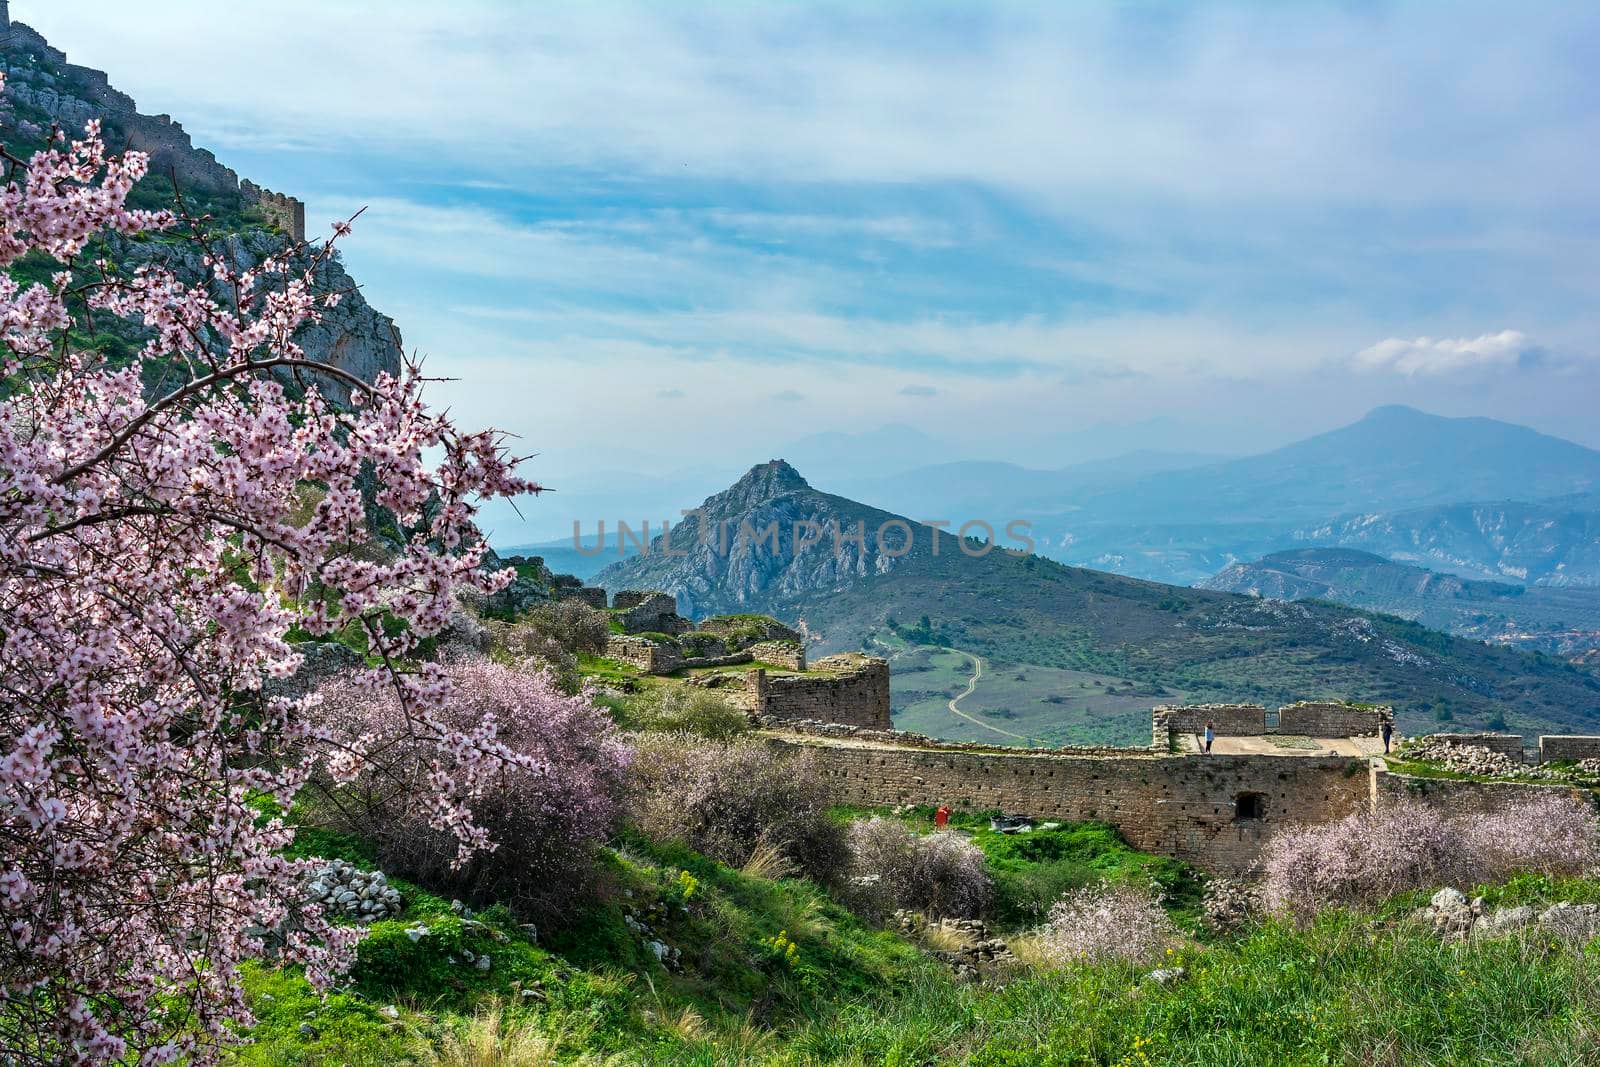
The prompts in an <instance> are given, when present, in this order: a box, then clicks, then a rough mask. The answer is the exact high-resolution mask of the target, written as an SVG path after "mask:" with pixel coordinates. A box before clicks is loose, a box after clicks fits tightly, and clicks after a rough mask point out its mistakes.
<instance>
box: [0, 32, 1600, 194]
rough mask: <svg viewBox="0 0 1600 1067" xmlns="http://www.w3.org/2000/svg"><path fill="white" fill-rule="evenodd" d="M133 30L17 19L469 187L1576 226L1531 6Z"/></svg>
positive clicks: (302, 129) (1545, 43) (1566, 36)
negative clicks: (937, 184)
mask: <svg viewBox="0 0 1600 1067" xmlns="http://www.w3.org/2000/svg"><path fill="white" fill-rule="evenodd" d="M380 9H381V14H380ZM129 10H130V7H129V5H128V4H127V3H126V0H77V2H74V3H71V4H64V3H47V2H45V0H18V3H16V4H14V5H13V11H14V13H15V14H16V16H17V17H18V18H20V19H24V20H28V21H30V22H31V23H32V24H34V25H37V26H38V27H39V28H40V29H41V30H43V31H44V32H45V33H46V35H47V36H49V37H51V38H52V39H53V40H55V42H56V43H57V44H59V45H61V46H62V47H64V48H65V49H66V50H67V52H68V53H69V55H71V56H72V58H73V59H75V60H79V61H84V62H89V63H92V64H97V65H100V66H103V67H106V68H109V69H110V70H112V71H113V77H114V78H115V79H116V81H117V83H118V84H119V86H120V87H122V88H124V89H126V90H128V91H130V92H132V93H133V94H134V95H135V96H136V97H137V98H139V100H140V102H141V103H142V104H144V105H145V108H146V110H148V111H171V112H173V113H174V114H179V113H181V114H183V115H184V116H185V117H186V122H187V124H188V125H189V126H190V127H191V128H193V129H195V130H196V131H198V132H199V133H201V134H202V135H203V136H204V137H207V138H244V139H245V140H247V141H249V142H250V143H255V142H257V141H258V140H259V139H261V138H274V137H275V138H278V139H281V140H287V141H291V142H295V143H301V144H317V143H334V144H337V145H338V146H339V147H340V149H341V150H348V149H359V148H360V147H362V146H364V145H368V144H370V143H373V142H378V143H383V144H388V145H392V146H399V147H400V148H402V149H403V150H405V151H406V152H407V154H408V155H416V154H418V153H423V152H428V153H444V154H448V153H455V154H457V155H459V156H460V157H461V158H462V159H463V160H464V161H468V162H471V161H475V160H481V159H483V158H484V157H492V158H497V159H501V160H504V159H506V158H511V159H516V160H529V159H533V160H540V161H544V162H546V163H549V164H554V165H577V166H599V167H604V168H607V169H610V168H615V167H619V166H620V167H624V168H632V169H637V170H640V171H647V172H653V173H657V174H687V175H692V176H696V177H778V178H781V179H784V180H823V181H829V180H835V181H869V182H881V181H890V182H901V181H917V180H927V181H957V182H962V181H975V182H978V183H982V184H984V185H987V186H991V187H996V188H1002V189H1007V190H1013V191H1021V192H1025V193H1027V194H1029V195H1032V196H1039V197H1044V198H1047V199H1051V200H1053V201H1055V202H1057V203H1062V204H1067V205H1069V206H1076V207H1081V204H1076V203H1075V202H1076V201H1077V200H1078V199H1079V198H1081V197H1082V196H1084V195H1085V194H1088V193H1091V192H1098V193H1101V194H1107V195H1110V196H1111V197H1113V198H1116V197H1122V196H1126V195H1130V194H1137V193H1145V194H1149V193H1158V194H1162V195H1167V196H1175V197H1178V198H1180V199H1184V200H1187V199H1189V198H1191V197H1198V198H1205V199H1209V200H1212V201H1216V200H1223V201H1231V202H1233V203H1238V204H1244V205H1256V206H1259V205H1260V204H1261V199H1260V198H1262V197H1267V198H1271V199H1273V200H1279V199H1283V200H1292V199H1296V198H1304V197H1306V196H1308V195H1310V196H1325V197H1332V198H1336V199H1340V200H1344V201H1346V202H1350V203H1367V202H1371V201H1374V200H1376V201H1381V202H1386V203H1408V204H1411V203H1417V202H1419V201H1424V202H1427V203H1438V202H1439V201H1441V200H1450V201H1455V200H1466V201H1470V202H1481V201H1484V200H1490V201H1493V200H1497V199H1502V198H1505V197H1517V198H1519V199H1520V198H1526V201H1527V202H1529V203H1534V204H1540V205H1548V204H1550V203H1552V202H1560V203H1568V204H1581V203H1584V202H1586V200H1587V197H1588V196H1589V193H1590V189H1589V184H1588V182H1587V176H1588V174H1589V173H1590V172H1591V171H1590V169H1589V168H1588V167H1587V166H1586V164H1587V163H1588V162H1590V161H1592V159H1593V152H1592V145H1593V144H1594V142H1595V137H1594V135H1595V133H1596V126H1597V122H1600V120H1597V119H1596V116H1595V114H1594V110H1593V109H1592V108H1589V107H1586V106H1585V104H1584V101H1585V100H1587V99H1588V93H1587V90H1588V89H1589V88H1590V87H1592V84H1593V83H1592V79H1591V78H1590V77H1588V75H1587V74H1586V70H1587V67H1586V60H1585V58H1584V57H1585V56H1586V54H1587V53H1585V52H1584V51H1583V50H1582V49H1578V48H1573V47H1571V45H1570V42H1572V41H1574V40H1583V39H1586V38H1588V37H1589V36H1590V35H1592V33H1593V32H1594V28H1595V20H1596V16H1595V13H1594V12H1593V11H1592V10H1588V9H1586V8H1585V7H1584V6H1583V5H1549V6H1546V7H1539V6H1538V5H1535V6H1534V7H1533V9H1531V10H1529V11H1526V12H1521V13H1519V18H1518V24H1517V26H1516V32H1505V31H1506V29H1507V27H1506V25H1505V23H1506V20H1505V14H1504V7H1503V5H1499V4H1493V3H1485V2H1479V3H1463V4H1458V5H1450V6H1449V8H1444V7H1442V6H1440V5H1430V4H1410V5H1407V4H1394V5H1390V4H1377V5H1366V4H1347V5H1310V4H1305V5H1278V6H1274V7H1272V8H1270V9H1269V10H1263V9H1262V8H1261V7H1260V6H1258V5H1254V4H1229V3H1216V4H1211V5H1204V6H1203V7H1199V8H1196V9H1195V10H1193V11H1186V12H1184V13H1181V14H1174V13H1167V14H1162V15H1157V14H1154V13H1153V10H1141V9H1140V8H1139V6H1137V5H1088V4H1081V5H1027V4H1016V5H998V6H996V7H994V8H993V9H992V10H988V11H984V10H983V9H981V8H979V7H978V6H977V5H972V7H971V8H970V9H969V10H967V11H965V12H963V10H962V9H961V8H959V7H958V8H955V9H953V10H952V12H950V14H951V16H952V17H950V18H949V19H946V18H942V17H932V16H931V15H930V13H929V12H928V11H927V10H926V9H925V8H924V6H923V5H917V4H906V3H901V4H883V5H860V6H859V7H858V6H856V5H851V6H843V5H826V4H824V5H815V6H812V5H806V6H803V7H795V6H792V5H735V4H716V5H712V4H705V5H689V4H686V5H660V4H648V3H617V2H611V3H591V4H577V5H548V4H538V5H535V4H511V3H505V2H503V0H461V2H459V3H452V4H438V3H432V2H427V0H393V2H386V3H384V4H381V5H379V4H375V3H370V2H369V3H328V2H327V0H270V2H269V0H236V2H233V3H228V4H217V3H215V2H214V0H156V2H152V3H145V4H140V5H137V12H138V17H136V18H134V17H129ZM1174 10H1175V11H1178V10H1182V9H1174ZM1446 12H1448V13H1446ZM244 26H248V27H250V33H249V46H248V47H241V44H240V42H241V37H240V31H241V27H244ZM174 40H181V41H182V42H183V47H182V49H181V51H182V53H183V55H184V57H185V60H184V62H182V63H173V62H171V59H170V56H171V52H172V48H173V45H172V42H173V41H174ZM1468 52H1470V53H1471V54H1472V55H1473V56H1474V60H1475V61H1474V62H1473V63H1471V64H1462V63H1460V62H1459V61H1458V60H1457V58H1456V57H1457V56H1459V55H1461V54H1463V53H1468ZM224 147H226V145H224ZM1507 159H1515V160H1517V161H1518V164H1519V165H1518V166H1517V167H1515V168H1508V167H1506V166H1505V160H1507Z"/></svg>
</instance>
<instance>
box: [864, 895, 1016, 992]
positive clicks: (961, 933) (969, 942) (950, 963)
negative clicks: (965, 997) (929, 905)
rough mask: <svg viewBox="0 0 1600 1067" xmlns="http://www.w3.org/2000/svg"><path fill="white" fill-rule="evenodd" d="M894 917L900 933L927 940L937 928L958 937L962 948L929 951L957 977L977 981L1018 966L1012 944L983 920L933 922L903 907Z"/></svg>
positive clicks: (919, 913) (942, 920) (940, 920)
mask: <svg viewBox="0 0 1600 1067" xmlns="http://www.w3.org/2000/svg"><path fill="white" fill-rule="evenodd" d="M894 918H895V922H896V924H897V925H898V926H899V928H900V931H901V933H903V934H906V935H907V936H909V937H914V938H923V939H925V938H926V937H927V935H928V933H929V932H930V931H937V932H940V933H944V934H948V935H953V936H954V937H956V938H959V939H960V941H961V945H960V947H959V948H956V949H954V950H944V949H934V950H932V951H930V952H929V953H928V955H930V956H932V957H933V958H934V959H936V960H938V961H939V962H941V963H943V964H944V965H945V966H947V967H949V968H950V970H951V971H953V972H954V973H955V976H956V977H957V978H961V979H964V980H967V981H975V980H977V979H979V978H982V977H984V976H985V975H986V974H988V973H990V972H993V971H995V970H999V969H1003V968H1008V967H1012V966H1015V965H1016V964H1017V962H1018V961H1017V957H1016V956H1015V955H1014V954H1013V953H1012V951H1011V947H1010V946H1009V945H1007V944H1006V943H1005V942H1004V941H1002V940H1001V939H1000V938H998V937H995V936H993V934H992V933H991V932H990V930H989V927H988V924H986V923H985V922H984V921H983V920H982V919H937V920H933V921H931V922H930V921H929V919H928V917H927V916H925V915H923V914H922V913H921V912H919V911H903V910H902V911H897V912H895V913H894Z"/></svg>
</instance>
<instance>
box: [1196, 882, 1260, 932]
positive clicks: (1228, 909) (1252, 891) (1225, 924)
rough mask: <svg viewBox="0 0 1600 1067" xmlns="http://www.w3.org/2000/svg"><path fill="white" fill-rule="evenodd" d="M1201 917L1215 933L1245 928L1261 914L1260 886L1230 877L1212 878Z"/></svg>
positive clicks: (1203, 903) (1207, 887)
mask: <svg viewBox="0 0 1600 1067" xmlns="http://www.w3.org/2000/svg"><path fill="white" fill-rule="evenodd" d="M1200 906H1201V910H1202V912H1203V914H1202V917H1201V921H1202V922H1204V923H1205V925H1206V928H1207V929H1209V930H1212V931H1214V932H1216V933H1232V932H1234V931H1237V930H1242V929H1244V927H1245V926H1246V925H1247V924H1249V923H1250V922H1251V921H1252V920H1253V919H1255V917H1256V916H1258V915H1260V914H1261V911H1262V901H1261V888H1260V887H1259V886H1255V885H1251V884H1250V883H1248V882H1238V881H1234V880H1233V879H1231V878H1213V879H1212V880H1211V881H1210V882H1208V883H1207V884H1206V895H1205V900H1204V901H1202V902H1201V905H1200Z"/></svg>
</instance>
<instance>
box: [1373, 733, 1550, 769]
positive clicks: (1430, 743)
mask: <svg viewBox="0 0 1600 1067" xmlns="http://www.w3.org/2000/svg"><path fill="white" fill-rule="evenodd" d="M1400 756H1401V757H1402V758H1403V759H1408V760H1417V761H1418V762H1421V763H1431V764H1433V765H1434V766H1435V767H1439V768H1440V769H1442V770H1446V771H1452V772H1454V773H1456V774H1470V775H1473V776H1475V777H1480V778H1546V779H1556V778H1559V777H1560V776H1559V775H1557V774H1555V773H1553V772H1551V771H1549V770H1546V769H1544V768H1542V767H1533V766H1529V765H1528V764H1526V763H1523V762H1522V761H1521V760H1519V759H1516V758H1514V757H1512V756H1508V755H1506V754H1505V753H1504V752H1496V751H1494V750H1493V749H1488V748H1484V747H1482V746H1481V745H1458V744H1455V743H1454V742H1451V741H1447V740H1442V739H1440V738H1437V737H1422V738H1418V739H1417V740H1415V741H1413V742H1411V743H1410V744H1408V745H1406V746H1405V748H1404V749H1403V750H1402V751H1401V752H1400Z"/></svg>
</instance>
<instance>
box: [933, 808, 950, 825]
mask: <svg viewBox="0 0 1600 1067" xmlns="http://www.w3.org/2000/svg"><path fill="white" fill-rule="evenodd" d="M933 825H935V826H937V827H939V828H940V829H941V830H942V829H944V828H945V827H946V826H949V825H950V809H949V808H948V807H944V806H941V807H940V808H939V810H938V811H936V812H934V813H933Z"/></svg>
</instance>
